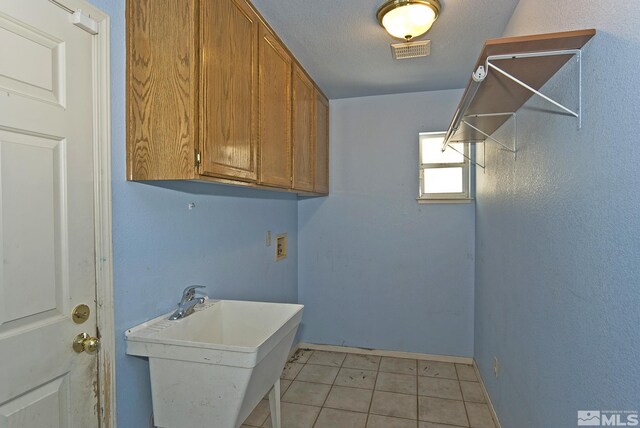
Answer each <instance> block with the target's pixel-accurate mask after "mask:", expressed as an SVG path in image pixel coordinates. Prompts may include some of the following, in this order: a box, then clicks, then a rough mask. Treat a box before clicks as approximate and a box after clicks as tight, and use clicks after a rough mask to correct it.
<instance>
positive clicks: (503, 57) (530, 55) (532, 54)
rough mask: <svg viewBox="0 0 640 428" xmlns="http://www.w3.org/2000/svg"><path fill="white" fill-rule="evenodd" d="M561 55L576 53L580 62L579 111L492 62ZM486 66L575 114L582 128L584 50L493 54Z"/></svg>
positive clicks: (567, 111)
mask: <svg viewBox="0 0 640 428" xmlns="http://www.w3.org/2000/svg"><path fill="white" fill-rule="evenodd" d="M559 55H575V56H576V60H577V62H578V111H577V112H576V111H573V110H571V109H570V108H568V107H566V106H564V105H562V104H560V103H559V102H558V101H556V100H554V99H552V98H551V97H548V96H547V95H545V94H543V93H542V92H540V91H539V90H537V89H534V88H532V87H531V86H529V85H527V84H526V83H525V82H523V81H522V80H520V79H518V78H517V77H515V76H513V75H512V74H509V73H508V72H506V71H505V70H503V69H502V68H500V67H498V66H497V65H496V64H494V63H493V62H492V61H500V60H507V59H519V58H536V57H545V56H559ZM486 68H487V70H489V69H493V70H495V71H497V72H498V73H500V74H502V75H503V76H505V77H506V78H508V79H510V80H512V81H514V82H515V83H517V84H518V85H520V86H522V87H523V88H525V89H527V90H529V91H531V92H533V93H534V94H535V95H538V96H539V97H541V98H542V99H544V100H546V101H548V102H549V103H551V104H553V105H554V106H556V107H558V108H559V109H561V110H563V111H564V112H566V113H568V114H570V115H571V116H574V117H575V118H576V119H578V129H580V128H582V52H581V51H580V49H567V50H559V51H546V52H530V53H522V54H511V55H508V54H507V55H491V56H489V57H487V60H486ZM478 132H480V131H478Z"/></svg>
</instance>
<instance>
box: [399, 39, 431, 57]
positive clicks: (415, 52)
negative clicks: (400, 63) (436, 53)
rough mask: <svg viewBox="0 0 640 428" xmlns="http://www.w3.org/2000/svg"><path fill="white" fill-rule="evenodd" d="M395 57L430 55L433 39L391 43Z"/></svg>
mask: <svg viewBox="0 0 640 428" xmlns="http://www.w3.org/2000/svg"><path fill="white" fill-rule="evenodd" d="M391 52H392V53H393V59H409V58H420V57H423V56H429V54H430V53H431V40H422V41H419V42H403V43H394V44H392V45H391Z"/></svg>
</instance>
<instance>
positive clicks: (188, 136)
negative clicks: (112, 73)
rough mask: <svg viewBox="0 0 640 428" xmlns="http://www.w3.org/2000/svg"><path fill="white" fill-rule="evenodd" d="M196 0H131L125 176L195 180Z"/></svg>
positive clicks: (196, 105)
mask: <svg viewBox="0 0 640 428" xmlns="http://www.w3.org/2000/svg"><path fill="white" fill-rule="evenodd" d="M197 13H198V7H197V2H196V1H195V0H189V1H182V2H162V3H161V2H158V1H154V0H136V1H134V0H130V1H128V2H127V178H128V179H129V180H182V179H189V180H192V179H194V178H195V177H196V170H195V157H194V155H195V153H194V151H195V149H196V146H197V144H198V141H197V140H198V77H197V76H198V47H197V45H196V42H197V38H198V30H197V29H198V23H197V16H198V15H197Z"/></svg>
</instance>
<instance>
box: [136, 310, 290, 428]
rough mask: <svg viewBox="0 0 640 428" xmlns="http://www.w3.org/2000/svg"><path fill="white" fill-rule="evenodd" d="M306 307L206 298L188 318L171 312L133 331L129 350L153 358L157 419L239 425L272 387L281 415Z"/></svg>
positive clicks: (164, 424) (169, 424) (170, 427)
mask: <svg viewBox="0 0 640 428" xmlns="http://www.w3.org/2000/svg"><path fill="white" fill-rule="evenodd" d="M302 309H303V306H302V305H295V304H285V303H262V302H244V301H233V300H206V301H205V302H204V303H203V304H201V305H197V306H196V308H195V312H194V313H193V314H191V315H189V316H187V317H186V318H183V319H180V320H176V321H169V320H168V317H169V316H170V315H171V314H166V315H163V316H161V317H158V318H155V319H153V320H151V321H148V322H145V323H144V324H141V325H139V326H137V327H134V328H132V329H130V330H128V331H127V332H126V338H127V354H129V355H136V356H143V357H148V358H149V370H150V373H151V392H152V399H153V413H154V422H155V425H156V426H158V427H161V428H177V427H182V426H189V427H194V428H196V427H203V428H204V427H206V428H210V427H216V428H237V427H239V426H240V424H241V423H242V422H243V421H244V420H245V419H246V417H247V416H248V415H249V414H250V413H251V411H252V410H253V408H254V407H255V406H256V405H257V404H258V403H259V402H260V400H261V399H262V398H263V397H264V396H265V394H267V393H268V392H269V390H271V388H272V387H274V389H273V390H271V391H272V392H271V394H270V402H271V407H272V414H273V415H274V417H275V418H278V419H279V404H280V403H279V400H280V394H279V389H280V383H279V381H280V374H281V373H282V369H283V368H284V365H285V363H286V361H287V357H288V355H289V352H290V350H291V346H292V345H293V340H294V338H295V334H296V331H297V329H298V325H299V324H300V319H301V318H302ZM274 406H275V407H274ZM273 425H274V426H277V425H279V421H277V422H276V421H274V424H273Z"/></svg>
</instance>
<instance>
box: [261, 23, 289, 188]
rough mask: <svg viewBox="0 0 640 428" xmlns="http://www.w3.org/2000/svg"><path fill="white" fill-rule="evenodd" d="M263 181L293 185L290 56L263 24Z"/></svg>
mask: <svg viewBox="0 0 640 428" xmlns="http://www.w3.org/2000/svg"><path fill="white" fill-rule="evenodd" d="M259 51H260V60H259V72H258V75H259V81H260V83H259V86H260V91H259V93H260V96H259V102H258V104H259V109H258V116H259V118H260V128H259V135H260V148H259V153H260V165H259V170H260V174H259V179H258V182H259V183H260V184H264V185H267V186H277V187H284V188H289V187H291V64H292V60H291V56H290V55H289V53H288V52H287V51H286V49H285V48H284V47H283V46H282V45H281V44H280V42H279V41H278V40H277V39H276V37H275V36H274V35H273V34H272V33H271V32H270V31H269V30H268V29H267V28H266V27H265V26H264V25H261V26H260V47H259Z"/></svg>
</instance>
